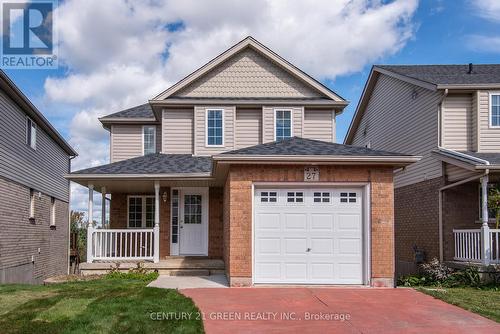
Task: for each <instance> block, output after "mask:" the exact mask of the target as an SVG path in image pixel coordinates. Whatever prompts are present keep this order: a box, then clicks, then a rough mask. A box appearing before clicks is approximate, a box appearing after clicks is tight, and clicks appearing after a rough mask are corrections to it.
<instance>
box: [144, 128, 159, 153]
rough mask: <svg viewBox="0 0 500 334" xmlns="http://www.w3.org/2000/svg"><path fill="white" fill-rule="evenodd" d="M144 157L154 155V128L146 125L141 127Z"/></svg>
mask: <svg viewBox="0 0 500 334" xmlns="http://www.w3.org/2000/svg"><path fill="white" fill-rule="evenodd" d="M142 137H143V151H144V155H147V154H153V153H156V127H155V126H154V125H146V126H143V127H142Z"/></svg>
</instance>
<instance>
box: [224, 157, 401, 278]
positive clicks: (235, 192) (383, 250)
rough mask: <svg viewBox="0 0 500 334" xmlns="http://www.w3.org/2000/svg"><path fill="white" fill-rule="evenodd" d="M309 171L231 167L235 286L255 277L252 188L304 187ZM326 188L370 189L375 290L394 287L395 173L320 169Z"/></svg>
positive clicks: (228, 197) (228, 229)
mask: <svg viewBox="0 0 500 334" xmlns="http://www.w3.org/2000/svg"><path fill="white" fill-rule="evenodd" d="M303 178H304V167H303V166H297V165H287V166H277V165H275V166H252V165H249V166H243V165H233V166H231V167H230V170H229V174H228V179H227V182H226V189H225V200H224V201H225V205H226V206H229V208H230V210H229V212H227V213H226V214H225V219H224V236H225V240H224V241H225V243H224V246H225V247H224V258H225V259H226V272H227V275H228V276H229V278H230V281H231V282H230V283H231V285H248V284H250V282H251V276H252V245H251V242H252V241H251V240H252V237H251V233H252V227H251V222H252V207H251V206H252V198H251V196H252V183H253V182H259V181H261V182H265V181H267V182H287V181H288V182H302V181H303ZM320 181H321V182H370V183H371V192H372V193H371V210H372V213H371V221H372V226H371V235H372V249H371V254H372V258H371V261H372V269H371V277H372V284H373V285H385V286H392V284H393V277H394V234H393V231H394V203H393V202H394V193H393V172H392V168H387V167H361V166H359V167H358V166H321V171H320Z"/></svg>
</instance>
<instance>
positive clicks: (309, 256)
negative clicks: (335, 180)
mask: <svg viewBox="0 0 500 334" xmlns="http://www.w3.org/2000/svg"><path fill="white" fill-rule="evenodd" d="M254 203H255V204H254V242H255V244H254V254H255V259H254V261H255V262H254V269H255V272H254V282H255V283H279V284H283V283H291V284H362V283H363V280H362V278H363V256H362V251H363V242H362V240H363V238H362V235H363V229H362V222H363V219H362V191H361V189H360V188H299V189H283V188H281V189H280V188H278V187H277V188H265V189H263V188H262V189H260V188H257V189H256V191H255V202H254Z"/></svg>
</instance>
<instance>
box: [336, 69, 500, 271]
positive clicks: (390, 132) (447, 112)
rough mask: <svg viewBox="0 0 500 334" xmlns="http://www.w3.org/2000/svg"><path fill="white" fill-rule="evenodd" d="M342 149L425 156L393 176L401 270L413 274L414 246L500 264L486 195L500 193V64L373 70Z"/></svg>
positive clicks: (430, 255)
mask: <svg viewBox="0 0 500 334" xmlns="http://www.w3.org/2000/svg"><path fill="white" fill-rule="evenodd" d="M345 143H346V144H354V145H358V146H366V147H371V148H374V149H383V150H395V151H398V152H404V153H407V154H416V155H420V156H423V158H422V160H421V161H419V162H418V163H415V164H413V165H411V166H408V167H406V168H404V169H402V170H399V171H397V172H396V174H395V179H394V180H395V181H394V184H395V215H396V231H395V233H396V259H397V270H398V272H399V273H406V272H409V271H413V270H415V261H414V260H415V258H414V247H417V248H418V250H421V251H424V252H425V253H426V258H427V260H430V259H431V258H434V257H435V258H438V259H441V260H444V261H462V262H463V261H465V262H482V263H484V264H487V263H492V262H497V263H498V262H499V253H498V251H499V250H498V240H499V239H498V238H499V236H498V230H497V231H495V230H490V229H489V228H488V222H489V223H490V224H491V223H492V222H493V221H494V219H491V218H494V213H493V212H492V210H491V208H490V210H488V209H487V206H486V198H487V196H483V193H484V194H486V190H487V189H488V188H491V187H498V186H499V184H498V181H499V176H500V175H499V169H500V65H475V64H474V65H473V64H470V65H413V66H412V65H410V66H405V65H401V66H398V65H394V66H385V65H384V66H374V67H373V69H372V71H371V73H370V76H369V78H368V81H367V83H366V85H365V89H364V92H363V95H362V97H361V99H360V102H359V105H358V107H357V110H356V113H355V116H354V118H353V120H352V123H351V126H350V129H349V132H348V134H347V136H346V139H345ZM486 195H487V194H486ZM483 199H484V201H483ZM488 211H490V212H488ZM488 216H489V217H490V219H489V221H488ZM490 227H493V226H492V225H490ZM481 228H482V230H481Z"/></svg>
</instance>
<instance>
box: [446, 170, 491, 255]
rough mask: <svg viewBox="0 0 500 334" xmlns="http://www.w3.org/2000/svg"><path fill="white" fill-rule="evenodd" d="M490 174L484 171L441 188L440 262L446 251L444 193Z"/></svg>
mask: <svg viewBox="0 0 500 334" xmlns="http://www.w3.org/2000/svg"><path fill="white" fill-rule="evenodd" d="M489 173H490V171H489V169H486V170H485V171H484V174H481V175H476V176H472V177H469V178H467V179H465V180H461V181H458V182H455V183H451V184H448V185H446V186H444V187H441V188H439V205H438V206H439V209H438V210H439V261H440V262H443V260H444V250H443V193H444V191H445V190H447V189H450V188H453V187H456V186H459V185H462V184H464V183H467V182H470V181H475V180H477V179H481V178H483V177H485V176H488V174H489Z"/></svg>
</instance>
